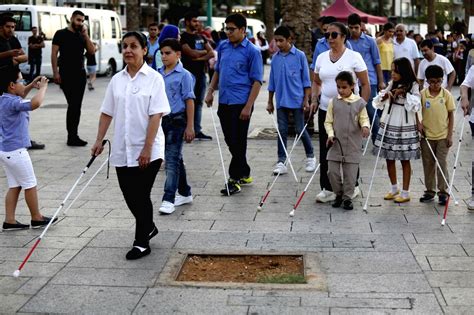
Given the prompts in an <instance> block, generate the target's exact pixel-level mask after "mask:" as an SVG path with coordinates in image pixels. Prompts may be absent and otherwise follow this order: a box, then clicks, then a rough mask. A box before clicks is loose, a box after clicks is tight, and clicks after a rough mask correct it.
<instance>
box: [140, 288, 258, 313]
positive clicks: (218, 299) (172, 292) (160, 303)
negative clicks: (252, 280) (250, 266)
mask: <svg viewBox="0 0 474 315" xmlns="http://www.w3.org/2000/svg"><path fill="white" fill-rule="evenodd" d="M251 293H252V291H251V290H246V291H245V290H229V289H224V290H223V289H204V288H188V287H178V288H176V287H160V288H150V289H148V290H147V292H146V293H145V295H144V296H143V298H142V299H141V300H140V303H138V305H137V307H136V308H135V311H134V314H152V313H156V312H157V310H159V312H160V313H163V314H171V313H177V314H247V310H248V307H247V306H229V305H227V300H228V297H229V296H231V295H250V294H251Z"/></svg>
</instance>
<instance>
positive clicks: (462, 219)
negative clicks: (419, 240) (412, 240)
mask: <svg viewBox="0 0 474 315" xmlns="http://www.w3.org/2000/svg"><path fill="white" fill-rule="evenodd" d="M460 207H461V208H462V212H466V211H465V208H464V207H463V206H460ZM406 217H407V220H408V222H410V223H424V222H430V223H438V224H439V223H440V222H441V219H442V217H441V216H440V215H406ZM447 221H449V222H448V224H451V223H474V216H470V215H454V213H453V212H452V211H449V212H448V220H447Z"/></svg>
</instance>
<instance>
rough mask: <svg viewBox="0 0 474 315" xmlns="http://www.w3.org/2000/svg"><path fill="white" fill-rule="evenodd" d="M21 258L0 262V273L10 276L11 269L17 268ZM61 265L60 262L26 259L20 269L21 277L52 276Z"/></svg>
mask: <svg viewBox="0 0 474 315" xmlns="http://www.w3.org/2000/svg"><path fill="white" fill-rule="evenodd" d="M23 258H24V257H20V258H18V260H17V261H6V262H4V263H3V264H0V275H1V276H11V275H12V274H13V271H15V270H17V269H18V267H19V266H20V264H21V262H22V260H23ZM63 267H64V264H61V263H52V262H48V263H44V262H35V261H28V263H27V264H26V265H25V267H24V268H23V270H22V271H21V277H52V276H53V275H55V274H56V273H57V272H58V271H59V270H61V268H63Z"/></svg>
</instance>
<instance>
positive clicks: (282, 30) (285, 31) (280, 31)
mask: <svg viewBox="0 0 474 315" xmlns="http://www.w3.org/2000/svg"><path fill="white" fill-rule="evenodd" d="M274 35H279V36H283V37H284V38H286V39H288V38H290V37H291V32H290V29H289V28H288V27H286V26H284V25H282V26H279V27H278V28H277V29H276V30H275V33H274Z"/></svg>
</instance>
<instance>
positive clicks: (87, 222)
mask: <svg viewBox="0 0 474 315" xmlns="http://www.w3.org/2000/svg"><path fill="white" fill-rule="evenodd" d="M134 224H135V219H132V218H127V219H125V218H124V219H122V218H82V217H66V218H64V219H63V220H62V221H61V226H86V227H89V226H93V227H102V228H130V227H132V226H134Z"/></svg>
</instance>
